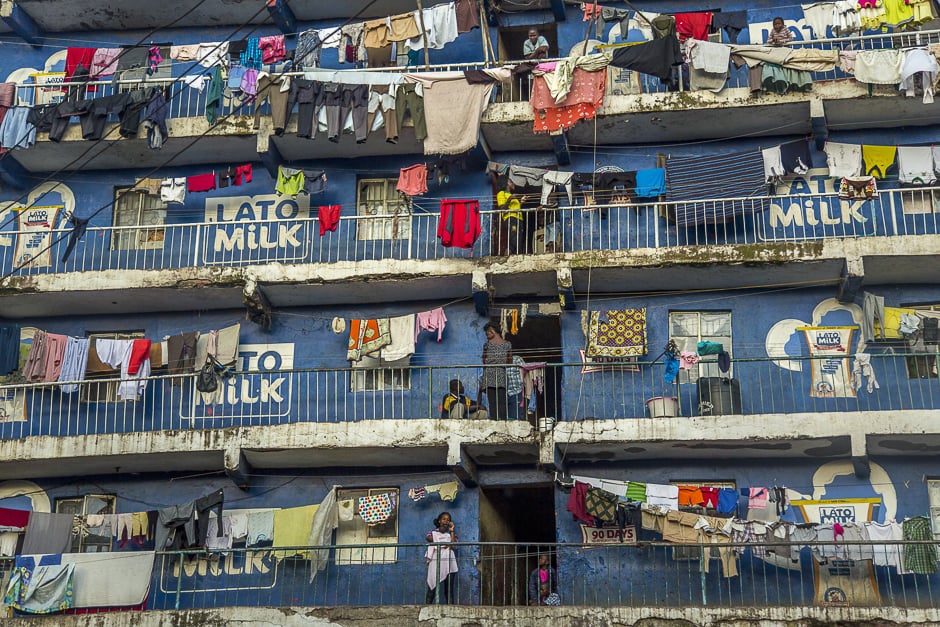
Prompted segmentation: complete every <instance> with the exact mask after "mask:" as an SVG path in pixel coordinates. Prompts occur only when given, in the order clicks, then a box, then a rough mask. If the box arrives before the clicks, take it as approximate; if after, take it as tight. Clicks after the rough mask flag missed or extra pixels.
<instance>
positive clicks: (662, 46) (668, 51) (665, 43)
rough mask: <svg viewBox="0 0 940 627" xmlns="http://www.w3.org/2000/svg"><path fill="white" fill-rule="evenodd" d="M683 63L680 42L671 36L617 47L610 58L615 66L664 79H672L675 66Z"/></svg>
mask: <svg viewBox="0 0 940 627" xmlns="http://www.w3.org/2000/svg"><path fill="white" fill-rule="evenodd" d="M681 63H682V53H681V51H680V49H679V42H678V40H677V39H675V38H669V37H664V38H662V39H655V40H653V41H649V42H645V43H641V44H636V45H632V46H624V47H621V48H617V49H616V50H614V53H613V56H612V57H611V60H610V64H611V65H613V66H615V67H621V68H625V69H628V70H635V71H637V72H642V73H643V74H651V75H653V76H655V77H657V78H659V79H660V80H662V81H667V80H670V79H671V78H672V70H673V67H675V66H676V65H680V64H681Z"/></svg>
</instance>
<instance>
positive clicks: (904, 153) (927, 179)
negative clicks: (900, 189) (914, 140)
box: [898, 146, 937, 185]
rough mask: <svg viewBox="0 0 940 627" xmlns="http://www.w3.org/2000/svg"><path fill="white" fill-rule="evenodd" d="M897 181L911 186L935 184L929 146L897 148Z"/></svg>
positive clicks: (935, 179) (935, 178)
mask: <svg viewBox="0 0 940 627" xmlns="http://www.w3.org/2000/svg"><path fill="white" fill-rule="evenodd" d="M898 181H900V182H901V183H910V184H912V185H933V184H934V183H936V182H937V175H936V173H935V171H934V163H933V152H932V150H931V147H930V146H898Z"/></svg>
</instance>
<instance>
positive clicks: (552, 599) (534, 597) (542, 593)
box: [529, 553, 561, 605]
mask: <svg viewBox="0 0 940 627" xmlns="http://www.w3.org/2000/svg"><path fill="white" fill-rule="evenodd" d="M529 605H561V597H560V596H559V595H558V571H557V570H556V569H554V568H552V559H551V557H550V556H549V554H548V553H539V565H538V567H537V568H536V569H535V570H533V571H532V572H531V573H530V574H529Z"/></svg>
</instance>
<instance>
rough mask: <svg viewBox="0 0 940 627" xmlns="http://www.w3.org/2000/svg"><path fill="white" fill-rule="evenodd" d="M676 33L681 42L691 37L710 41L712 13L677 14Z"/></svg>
mask: <svg viewBox="0 0 940 627" xmlns="http://www.w3.org/2000/svg"><path fill="white" fill-rule="evenodd" d="M675 17H676V33H678V34H679V39H680V41H685V40H686V39H688V38H689V37H691V38H692V39H699V40H701V41H708V27H709V26H711V23H712V14H711V13H676V16H675Z"/></svg>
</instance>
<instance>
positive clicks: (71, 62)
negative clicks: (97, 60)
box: [65, 48, 97, 81]
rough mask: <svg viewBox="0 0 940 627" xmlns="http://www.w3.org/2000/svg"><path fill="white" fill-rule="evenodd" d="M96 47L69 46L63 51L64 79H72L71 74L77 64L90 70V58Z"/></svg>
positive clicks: (73, 72)
mask: <svg viewBox="0 0 940 627" xmlns="http://www.w3.org/2000/svg"><path fill="white" fill-rule="evenodd" d="M95 50H97V48H69V49H68V50H67V51H66V52H65V80H66V81H70V80H72V75H73V74H75V70H77V69H78V66H79V65H84V66H85V68H86V69H88V70H89V72H90V71H91V59H92V57H94V56H95Z"/></svg>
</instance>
